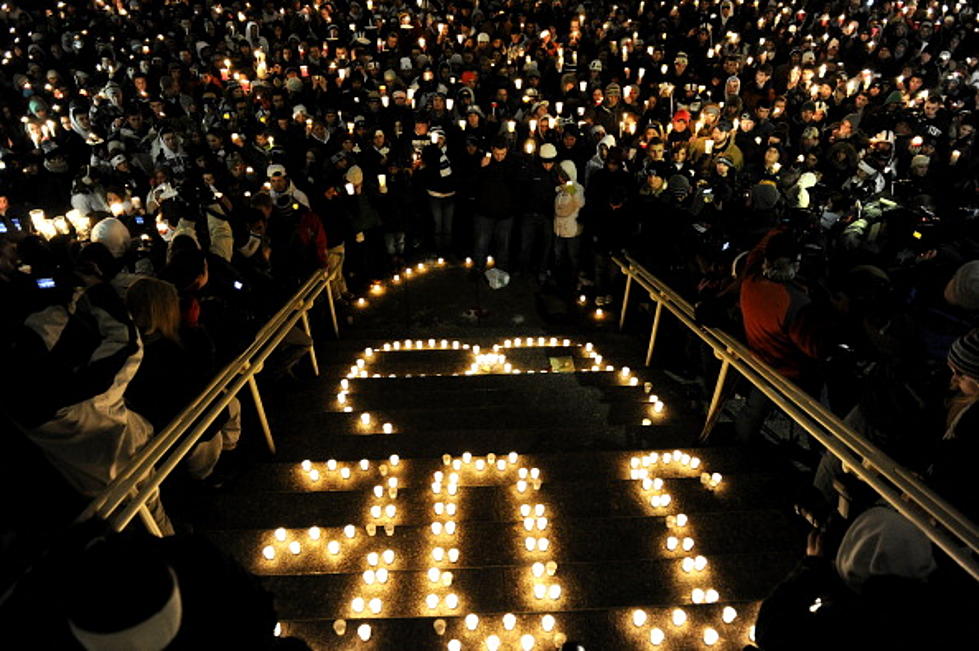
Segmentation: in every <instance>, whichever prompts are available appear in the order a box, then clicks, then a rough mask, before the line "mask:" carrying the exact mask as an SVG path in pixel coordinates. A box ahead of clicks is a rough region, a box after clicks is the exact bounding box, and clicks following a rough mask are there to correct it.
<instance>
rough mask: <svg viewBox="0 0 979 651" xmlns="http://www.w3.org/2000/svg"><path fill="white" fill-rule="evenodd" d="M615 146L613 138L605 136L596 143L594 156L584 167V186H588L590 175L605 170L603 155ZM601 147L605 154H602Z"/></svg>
mask: <svg viewBox="0 0 979 651" xmlns="http://www.w3.org/2000/svg"><path fill="white" fill-rule="evenodd" d="M614 146H615V136H611V135H608V136H605V137H604V138H602V139H601V140H599V141H598V144H597V145H595V155H594V156H592V157H591V159H589V161H588V163H587V164H586V165H585V178H584V182H585V185H588V181H589V180H590V179H591V175H592V174H594V173H595V172H597V171H598V170H600V169H604V168H605V155H607V154H608V149H609V148H611V147H614ZM602 147H605V149H606V151H605V154H604V155H603V154H602Z"/></svg>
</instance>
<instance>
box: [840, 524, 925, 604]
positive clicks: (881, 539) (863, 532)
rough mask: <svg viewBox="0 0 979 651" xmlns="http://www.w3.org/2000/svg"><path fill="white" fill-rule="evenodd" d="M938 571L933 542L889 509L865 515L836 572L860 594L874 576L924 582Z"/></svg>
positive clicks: (850, 534) (850, 532)
mask: <svg viewBox="0 0 979 651" xmlns="http://www.w3.org/2000/svg"><path fill="white" fill-rule="evenodd" d="M934 569H935V558H934V556H933V555H932V550H931V541H930V540H928V537H927V536H925V534H923V533H922V532H921V531H920V530H919V529H918V528H917V527H916V526H914V525H913V524H912V523H911V521H910V520H908V519H907V518H905V517H904V516H903V515H901V514H900V513H898V512H897V511H895V510H893V509H892V508H890V507H889V506H875V507H872V508H870V509H867V510H866V511H864V512H863V513H861V514H860V516H859V517H857V519H856V520H854V521H853V524H851V525H850V528H849V529H847V531H846V534H845V535H844V536H843V541H842V542H841V543H840V547H839V551H838V552H837V554H836V571H837V572H838V573H839V575H840V578H841V579H843V581H844V582H845V583H846V584H847V585H848V586H850V588H852V589H854V590H856V591H857V592H859V591H860V590H862V589H863V586H864V584H865V583H866V581H867V579H869V578H871V577H874V576H894V577H901V578H905V579H924V578H925V577H927V576H928V575H929V574H931V573H932V572H933V571H934Z"/></svg>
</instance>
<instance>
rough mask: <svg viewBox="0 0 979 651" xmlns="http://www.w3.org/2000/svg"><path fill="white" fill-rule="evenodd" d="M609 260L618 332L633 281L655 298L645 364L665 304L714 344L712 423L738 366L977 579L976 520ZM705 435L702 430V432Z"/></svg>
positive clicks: (655, 284)
mask: <svg viewBox="0 0 979 651" xmlns="http://www.w3.org/2000/svg"><path fill="white" fill-rule="evenodd" d="M612 259H613V261H614V262H615V264H616V265H617V266H618V267H619V269H620V270H621V271H622V272H623V273H624V274H625V275H626V287H625V295H624V297H623V301H622V310H621V314H620V317H619V327H620V328H621V327H622V326H623V325H624V323H625V317H626V311H627V309H628V304H629V297H630V293H631V290H632V284H633V283H636V284H637V285H639V286H640V287H642V288H643V289H644V290H646V292H647V293H648V294H649V296H650V298H652V299H653V300H654V301H656V312H655V315H654V318H653V325H652V329H651V331H650V339H649V346H648V348H647V355H646V365H647V366H649V365H650V363H651V361H652V354H653V350H654V347H655V342H656V334H657V332H658V330H659V323H660V316H661V313H662V310H663V308H664V307H665V308H666V309H667V310H669V312H670V313H672V314H673V315H674V316H675V317H677V320H679V321H680V322H681V323H682V324H683V325H685V326H686V327H687V328H688V329H689V330H690V331H691V332H693V333H694V334H696V335H697V336H698V337H700V339H701V340H702V341H703V342H704V343H705V344H707V345H708V346H710V347H711V348H712V349H713V350H714V354H715V355H716V356H717V357H718V358H719V359H720V360H721V369H720V371H719V373H718V379H717V384H716V385H715V388H714V394H713V398H712V400H711V404H710V407H709V408H708V413H707V422H708V423H712V422H713V420H714V416H715V415H716V412H717V410H718V409H720V408H721V405H720V404H719V403H720V398H721V396H722V393H723V392H722V388H723V386H724V383H725V380H726V379H727V372H728V369H729V368H734V369H735V370H737V371H738V372H740V373H741V375H742V376H744V378H745V379H746V380H748V381H749V382H751V384H753V385H754V386H755V387H757V388H758V389H759V390H760V391H761V392H762V393H763V394H765V396H766V397H768V398H769V399H770V400H771V401H772V402H773V403H774V404H775V405H776V406H777V407H778V408H779V409H781V410H782V411H783V412H785V414H786V415H787V416H789V417H790V418H791V419H792V420H793V421H795V422H796V423H797V424H798V425H800V426H801V427H802V428H803V429H805V430H806V431H807V432H809V433H810V434H811V435H812V436H813V437H814V438H815V439H816V440H817V441H819V442H820V443H821V444H822V445H823V446H825V447H826V449H827V450H829V451H830V453H831V454H833V455H834V456H835V457H836V458H837V459H839V460H840V461H842V462H843V463H844V464H845V465H846V466H847V468H848V470H849V471H850V472H852V473H853V474H854V475H856V476H857V477H859V478H860V479H862V480H863V481H864V482H866V483H867V484H868V485H869V486H870V487H871V488H873V489H874V491H876V492H877V494H878V495H880V496H881V497H882V498H884V500H886V501H887V502H888V503H889V504H890V505H891V506H893V507H894V508H895V509H896V510H897V511H898V512H900V513H901V514H902V515H904V516H905V517H906V518H908V520H910V521H911V522H912V523H914V525H915V526H917V527H918V528H919V529H920V530H921V531H922V532H923V533H924V534H925V535H927V536H928V538H930V539H931V540H932V542H934V543H935V544H936V545H938V546H939V547H940V548H941V549H942V550H944V551H945V552H946V553H947V554H948V555H949V556H950V557H951V558H952V559H954V560H955V562H956V563H958V564H959V565H960V566H961V567H962V568H963V569H965V570H966V571H967V572H968V573H969V574H970V575H972V577H973V578H975V579H977V580H979V561H977V555H979V527H977V526H976V525H975V524H974V523H973V522H972V521H971V520H969V519H968V518H967V517H966V516H965V515H963V514H962V513H961V512H960V511H959V510H958V509H956V508H955V507H953V506H952V505H950V504H949V503H948V502H947V501H945V500H944V499H942V498H941V497H939V496H938V495H937V494H935V492H934V491H933V490H932V489H931V488H929V487H927V486H926V485H924V483H922V481H921V480H920V479H919V478H917V477H915V476H914V475H913V474H912V473H911V472H909V471H908V470H907V469H905V468H903V467H902V466H901V465H900V464H898V463H897V462H896V461H894V460H893V459H892V458H891V457H890V456H888V455H887V454H885V453H884V452H883V451H882V450H880V449H879V448H877V447H876V446H875V445H873V444H872V443H871V442H870V441H868V440H867V439H866V438H864V437H863V436H861V435H860V434H858V433H857V432H855V431H853V430H852V429H851V428H849V427H848V426H847V425H846V424H844V423H843V422H842V421H841V420H840V419H839V418H838V417H837V416H836V415H835V414H833V413H832V412H831V411H829V410H828V409H827V408H826V407H825V406H824V405H822V404H821V403H819V402H818V401H816V400H815V399H814V398H813V397H812V396H810V395H809V394H808V393H806V392H805V391H803V390H802V389H800V388H799V387H798V386H796V385H795V384H794V383H793V382H792V381H790V380H788V379H786V378H785V377H783V376H782V375H780V374H779V373H777V372H776V371H775V370H773V369H772V368H771V367H770V366H768V365H767V364H765V363H764V362H762V361H761V360H760V359H759V358H758V356H757V355H755V354H754V353H753V352H752V351H751V350H750V349H749V348H748V347H747V346H746V345H745V344H744V343H742V342H741V341H739V340H737V339H736V338H734V337H732V336H731V335H730V334H729V333H727V332H724V331H723V330H719V329H717V328H709V327H705V326H703V325H701V324H699V323H697V321H696V318H695V316H694V309H693V307H692V306H691V305H690V303H688V302H687V301H686V300H684V299H683V298H682V297H681V296H680V295H679V294H678V293H677V292H676V291H674V290H673V289H672V288H670V286H669V285H667V284H666V283H664V282H663V281H661V280H660V279H659V278H657V277H656V276H654V275H653V274H652V273H650V272H649V271H648V270H647V269H645V268H644V267H643V266H642V265H641V264H640V263H638V262H637V261H636V260H635V259H634V258H632V257H631V256H629V255H628V254H625V255H623V256H622V257H619V256H613V258H612ZM707 431H708V430H706V429H705V433H704V434H705V435H706V433H707Z"/></svg>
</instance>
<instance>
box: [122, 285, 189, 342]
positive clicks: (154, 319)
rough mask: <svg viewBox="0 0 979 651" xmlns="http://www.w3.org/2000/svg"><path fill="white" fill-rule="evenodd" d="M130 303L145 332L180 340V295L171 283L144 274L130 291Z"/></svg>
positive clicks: (131, 311)
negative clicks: (146, 276)
mask: <svg viewBox="0 0 979 651" xmlns="http://www.w3.org/2000/svg"><path fill="white" fill-rule="evenodd" d="M126 305H128V307H129V311H130V313H132V315H133V321H134V322H135V323H136V327H137V328H139V331H140V333H141V334H144V335H149V334H158V335H160V336H161V337H165V338H167V339H169V340H171V341H175V342H177V343H179V342H180V299H179V297H178V295H177V288H176V287H174V286H173V285H172V284H171V283H168V282H166V281H165V280H158V279H156V278H141V279H140V280H137V281H136V282H135V283H133V285H132V286H131V287H130V288H129V291H127V292H126Z"/></svg>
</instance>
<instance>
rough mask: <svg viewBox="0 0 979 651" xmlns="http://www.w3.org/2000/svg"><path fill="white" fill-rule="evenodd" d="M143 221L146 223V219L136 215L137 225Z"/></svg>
mask: <svg viewBox="0 0 979 651" xmlns="http://www.w3.org/2000/svg"><path fill="white" fill-rule="evenodd" d="M145 223H146V220H145V219H143V216H142V215H136V224H137V225H139V226H142V225H143V224H145Z"/></svg>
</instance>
